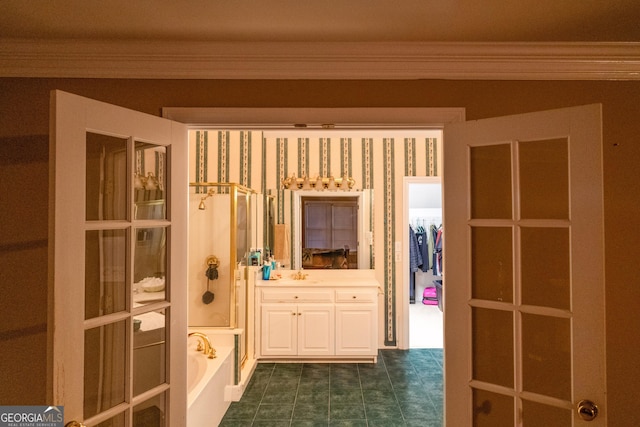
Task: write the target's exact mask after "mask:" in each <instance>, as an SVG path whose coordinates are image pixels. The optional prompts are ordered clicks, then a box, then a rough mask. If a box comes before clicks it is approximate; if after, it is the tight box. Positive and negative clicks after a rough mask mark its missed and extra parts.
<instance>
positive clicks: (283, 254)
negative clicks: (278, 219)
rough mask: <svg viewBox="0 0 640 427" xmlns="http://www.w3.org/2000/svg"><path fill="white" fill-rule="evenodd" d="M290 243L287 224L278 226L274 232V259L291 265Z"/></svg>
mask: <svg viewBox="0 0 640 427" xmlns="http://www.w3.org/2000/svg"><path fill="white" fill-rule="evenodd" d="M289 241H290V239H289V227H288V226H287V224H276V225H275V226H274V230H273V257H274V258H275V259H276V260H278V261H279V262H281V263H283V264H289V258H290V257H291V249H289V248H290V246H289Z"/></svg>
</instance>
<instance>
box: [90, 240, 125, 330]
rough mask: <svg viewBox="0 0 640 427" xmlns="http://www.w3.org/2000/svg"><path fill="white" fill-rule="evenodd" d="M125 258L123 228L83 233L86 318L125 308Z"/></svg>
mask: <svg viewBox="0 0 640 427" xmlns="http://www.w3.org/2000/svg"><path fill="white" fill-rule="evenodd" d="M126 258H127V239H126V231H125V230H91V231H87V232H86V233H85V272H84V278H85V286H84V288H85V295H84V316H85V319H91V318H93V317H98V316H104V315H105V314H111V313H116V312H119V311H123V310H125V308H126V307H125V304H126V290H125V289H126V280H125V277H126Z"/></svg>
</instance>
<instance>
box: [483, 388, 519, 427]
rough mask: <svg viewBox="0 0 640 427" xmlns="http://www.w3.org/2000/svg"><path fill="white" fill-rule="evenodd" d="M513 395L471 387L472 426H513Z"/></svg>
mask: <svg viewBox="0 0 640 427" xmlns="http://www.w3.org/2000/svg"><path fill="white" fill-rule="evenodd" d="M513 413H514V409H513V397H509V396H505V395H502V394H498V393H492V392H490V391H486V390H478V389H473V425H474V427H513V425H514V424H513Z"/></svg>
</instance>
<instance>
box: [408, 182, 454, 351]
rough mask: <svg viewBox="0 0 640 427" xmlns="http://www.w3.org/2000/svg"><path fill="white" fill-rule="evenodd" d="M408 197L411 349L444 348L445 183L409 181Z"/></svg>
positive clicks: (409, 327)
mask: <svg viewBox="0 0 640 427" xmlns="http://www.w3.org/2000/svg"><path fill="white" fill-rule="evenodd" d="M404 195H405V197H404V203H405V209H404V213H405V215H404V222H405V223H406V224H408V226H407V227H406V229H407V233H408V237H407V244H406V246H407V247H408V263H406V262H405V264H408V266H407V268H406V269H407V271H405V274H404V275H403V285H404V287H405V288H408V298H407V299H406V301H405V303H406V304H407V305H408V310H407V313H408V316H405V322H406V323H408V329H409V331H408V332H409V348H443V334H444V329H443V294H442V290H443V288H442V286H443V274H444V271H443V252H442V243H443V237H444V233H443V227H442V218H443V212H442V179H441V177H405V180H404ZM405 258H407V257H405Z"/></svg>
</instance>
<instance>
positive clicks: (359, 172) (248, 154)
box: [189, 130, 440, 346]
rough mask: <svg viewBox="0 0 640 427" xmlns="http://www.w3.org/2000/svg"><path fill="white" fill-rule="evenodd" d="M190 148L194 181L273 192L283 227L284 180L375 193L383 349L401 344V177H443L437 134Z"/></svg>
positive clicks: (252, 138) (224, 142)
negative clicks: (343, 184) (348, 182)
mask: <svg viewBox="0 0 640 427" xmlns="http://www.w3.org/2000/svg"><path fill="white" fill-rule="evenodd" d="M398 134H400V135H398ZM189 148H190V156H189V157H190V164H189V174H190V180H191V181H200V182H204V181H215V182H235V183H238V184H242V185H244V186H247V187H249V188H252V189H253V190H255V191H257V192H258V193H260V194H262V195H263V197H266V196H264V195H266V194H273V195H275V196H276V197H277V199H276V205H277V216H276V218H277V221H278V223H285V221H286V218H289V217H290V212H287V210H288V209H289V210H290V209H291V203H290V201H287V200H285V197H284V191H283V189H282V185H281V182H282V179H283V178H286V177H288V176H291V175H293V174H295V176H296V177H301V176H305V175H307V176H310V177H312V178H315V177H317V176H318V175H321V176H327V177H328V176H334V177H342V176H344V175H345V174H346V175H348V176H350V177H352V178H354V179H355V181H356V184H355V187H354V188H355V189H373V190H374V194H375V196H374V197H375V202H372V203H373V208H374V210H373V212H372V215H371V222H372V224H371V225H370V226H371V230H372V231H373V232H374V239H375V244H374V247H375V256H376V258H375V263H374V262H373V259H372V265H375V269H376V277H378V280H379V281H380V282H381V283H382V284H383V285H384V291H385V292H384V294H385V309H384V312H385V345H388V346H394V345H396V319H395V317H396V316H395V295H396V292H395V285H396V282H397V281H398V282H400V281H401V280H402V275H401V274H400V272H399V266H397V265H396V263H395V261H394V248H395V242H397V241H403V240H404V239H405V234H407V233H405V230H402V225H403V224H402V215H403V203H402V178H403V177H404V176H437V175H440V168H439V165H440V160H439V159H440V142H439V141H438V138H436V137H433V132H430V133H429V132H427V133H425V132H422V131H415V134H411V135H407V131H402V132H398V131H395V132H394V131H378V130H376V131H357V132H356V131H350V130H349V131H339V130H327V131H326V132H324V131H323V132H317V131H300V132H299V133H295V134H294V133H292V132H287V133H286V134H283V135H277V134H275V131H268V132H263V131H241V130H233V131H229V130H202V131H199V130H191V131H190V135H189ZM195 191H197V192H205V191H206V190H205V189H202V188H196V189H195ZM292 231H293V230H292ZM293 238H294V236H292V239H293ZM373 256H374V255H373V254H372V257H373Z"/></svg>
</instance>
